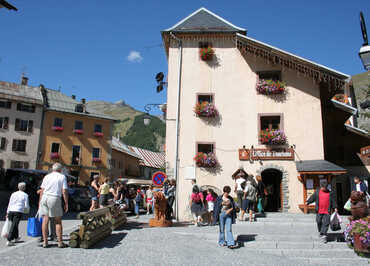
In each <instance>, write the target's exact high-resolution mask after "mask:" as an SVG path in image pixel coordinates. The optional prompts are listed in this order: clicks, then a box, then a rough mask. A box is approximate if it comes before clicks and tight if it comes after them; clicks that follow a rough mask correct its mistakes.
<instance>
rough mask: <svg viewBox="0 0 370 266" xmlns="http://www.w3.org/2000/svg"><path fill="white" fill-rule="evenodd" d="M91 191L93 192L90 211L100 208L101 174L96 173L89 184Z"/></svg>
mask: <svg viewBox="0 0 370 266" xmlns="http://www.w3.org/2000/svg"><path fill="white" fill-rule="evenodd" d="M89 191H90V194H91V207H90V211H93V210H95V209H97V208H98V206H99V203H98V191H99V175H94V177H93V180H92V182H91V184H90V186H89Z"/></svg>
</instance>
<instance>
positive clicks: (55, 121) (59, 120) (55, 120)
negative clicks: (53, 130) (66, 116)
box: [54, 117, 63, 127]
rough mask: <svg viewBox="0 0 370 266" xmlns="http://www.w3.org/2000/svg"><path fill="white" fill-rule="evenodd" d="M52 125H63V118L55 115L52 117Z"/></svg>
mask: <svg viewBox="0 0 370 266" xmlns="http://www.w3.org/2000/svg"><path fill="white" fill-rule="evenodd" d="M54 126H55V127H62V126H63V119H62V118H59V117H56V118H54Z"/></svg>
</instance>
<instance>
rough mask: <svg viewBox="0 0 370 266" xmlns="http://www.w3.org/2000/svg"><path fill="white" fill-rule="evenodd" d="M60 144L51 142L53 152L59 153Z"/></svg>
mask: <svg viewBox="0 0 370 266" xmlns="http://www.w3.org/2000/svg"><path fill="white" fill-rule="evenodd" d="M59 149H60V144H59V143H55V142H54V143H52V144H51V153H59Z"/></svg>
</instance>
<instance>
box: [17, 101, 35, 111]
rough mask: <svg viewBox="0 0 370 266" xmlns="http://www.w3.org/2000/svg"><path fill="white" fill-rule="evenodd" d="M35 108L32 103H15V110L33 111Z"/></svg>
mask: <svg viewBox="0 0 370 266" xmlns="http://www.w3.org/2000/svg"><path fill="white" fill-rule="evenodd" d="M35 109H36V107H35V106H34V105H32V104H27V103H18V104H17V111H22V112H28V113H34V112H35Z"/></svg>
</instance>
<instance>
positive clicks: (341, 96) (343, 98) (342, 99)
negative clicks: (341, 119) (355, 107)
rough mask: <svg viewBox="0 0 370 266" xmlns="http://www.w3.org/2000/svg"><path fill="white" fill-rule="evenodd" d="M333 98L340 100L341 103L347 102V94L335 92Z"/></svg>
mask: <svg viewBox="0 0 370 266" xmlns="http://www.w3.org/2000/svg"><path fill="white" fill-rule="evenodd" d="M333 100H335V101H338V102H341V103H345V104H348V103H349V101H348V96H347V95H345V94H336V95H334V97H333Z"/></svg>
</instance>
